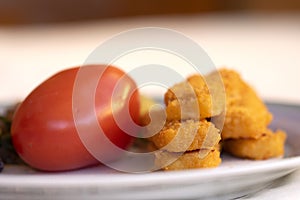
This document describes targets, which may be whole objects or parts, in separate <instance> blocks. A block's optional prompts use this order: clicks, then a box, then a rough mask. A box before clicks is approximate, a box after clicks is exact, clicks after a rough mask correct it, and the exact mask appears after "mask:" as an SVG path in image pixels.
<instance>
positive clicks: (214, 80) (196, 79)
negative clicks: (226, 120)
mask: <svg viewBox="0 0 300 200" xmlns="http://www.w3.org/2000/svg"><path fill="white" fill-rule="evenodd" d="M222 86H223V85H222V81H221V77H220V76H219V74H217V73H212V74H210V75H208V76H205V77H204V78H203V77H202V76H201V75H198V74H197V75H192V76H190V77H188V78H187V81H185V82H181V83H178V84H176V85H174V86H173V87H171V88H170V89H169V90H168V91H167V92H166V94H165V98H164V100H165V104H166V114H167V120H169V121H171V120H181V119H198V118H199V119H205V118H209V117H212V116H216V115H219V114H220V113H222V112H223V111H224V109H225V94H224V89H223V87H222Z"/></svg>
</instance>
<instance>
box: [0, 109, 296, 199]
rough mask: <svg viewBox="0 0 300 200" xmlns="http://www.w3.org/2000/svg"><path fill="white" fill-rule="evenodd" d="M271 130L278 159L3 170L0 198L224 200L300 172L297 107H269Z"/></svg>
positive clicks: (13, 168) (224, 158)
mask: <svg viewBox="0 0 300 200" xmlns="http://www.w3.org/2000/svg"><path fill="white" fill-rule="evenodd" d="M269 108H270V110H271V111H272V112H273V114H274V116H275V119H274V123H273V124H272V127H273V128H277V127H281V128H282V129H285V130H287V131H288V140H287V145H286V155H285V157H284V158H282V159H271V160H266V161H249V160H242V159H236V158H233V157H230V156H227V155H223V163H222V165H221V166H219V167H217V168H215V169H198V170H186V171H176V172H153V173H147V174H126V173H119V172H116V171H114V170H111V169H108V168H106V167H104V166H97V167H93V168H88V169H83V170H77V171H72V172H63V173H42V172H37V171H34V170H32V169H30V168H27V167H20V166H6V168H5V169H4V171H3V173H2V174H0V194H1V195H0V199H31V200H34V199H105V200H106V199H107V200H108V199H202V198H219V199H228V198H236V197H241V196H244V195H247V194H250V193H253V192H256V191H259V190H261V189H263V188H265V187H267V186H269V185H270V184H271V183H272V181H274V180H277V179H279V178H280V177H283V176H285V175H287V174H290V173H292V172H293V171H295V170H296V169H297V168H299V167H300V150H299V148H298V147H299V142H300V132H299V124H298V119H299V118H300V107H298V106H284V105H276V104H269Z"/></svg>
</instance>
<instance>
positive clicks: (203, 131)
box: [149, 120, 221, 152]
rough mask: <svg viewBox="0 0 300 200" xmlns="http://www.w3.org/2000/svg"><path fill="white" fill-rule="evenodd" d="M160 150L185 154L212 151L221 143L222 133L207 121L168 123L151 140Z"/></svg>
mask: <svg viewBox="0 0 300 200" xmlns="http://www.w3.org/2000/svg"><path fill="white" fill-rule="evenodd" d="M149 139H150V141H152V142H153V143H154V145H155V146H156V147H157V148H158V149H164V150H167V151H169V152H184V151H193V150H198V149H202V148H205V149H212V148H213V147H214V146H215V145H216V144H218V143H219V141H220V139H221V136H220V131H219V130H218V129H217V128H216V127H215V126H214V124H212V123H211V122H208V121H207V120H201V121H194V120H187V121H183V122H179V121H171V122H167V123H166V124H165V126H164V127H163V129H162V130H161V131H160V132H159V133H157V134H156V135H154V136H153V137H151V138H149Z"/></svg>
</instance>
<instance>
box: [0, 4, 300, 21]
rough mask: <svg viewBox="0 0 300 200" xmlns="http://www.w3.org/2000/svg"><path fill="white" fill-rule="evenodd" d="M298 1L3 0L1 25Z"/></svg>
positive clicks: (290, 7)
mask: <svg viewBox="0 0 300 200" xmlns="http://www.w3.org/2000/svg"><path fill="white" fill-rule="evenodd" d="M299 10H300V1H299V0H284V1H282V0H242V1H241V0H225V1H224V0H188V1H185V2H183V1H182V0H151V1H149V0H109V1H108V0H107V1H105V0H85V1H82V0H51V1H50V0H0V23H1V24H2V25H16V24H34V23H56V22H69V21H85V20H97V19H104V18H123V17H139V16H153V15H189V14H197V13H208V12H237V11H238V12H241V11H243V12H276V13H278V12H298V11H299Z"/></svg>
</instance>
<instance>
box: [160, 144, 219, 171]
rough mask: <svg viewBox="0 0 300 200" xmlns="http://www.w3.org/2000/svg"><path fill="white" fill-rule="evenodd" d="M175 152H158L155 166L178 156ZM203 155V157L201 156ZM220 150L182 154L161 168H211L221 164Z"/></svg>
mask: <svg viewBox="0 0 300 200" xmlns="http://www.w3.org/2000/svg"><path fill="white" fill-rule="evenodd" d="M176 154H177V153H170V152H163V153H160V154H158V156H157V157H156V160H155V164H156V166H158V167H160V166H164V165H165V164H167V162H168V161H169V159H172V158H176V157H177V156H179V155H178V154H177V155H176ZM203 155H205V157H203ZM221 161H222V160H221V158H220V151H218V150H217V149H213V150H198V151H191V152H186V153H184V154H182V155H181V156H180V157H179V158H178V159H177V160H175V161H174V162H173V163H171V164H169V165H167V166H165V167H163V168H162V169H163V170H182V169H195V168H212V167H217V166H219V165H220V164H221Z"/></svg>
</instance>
